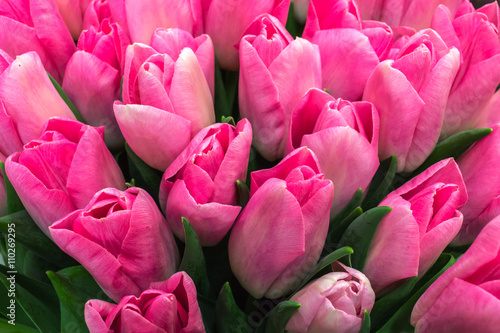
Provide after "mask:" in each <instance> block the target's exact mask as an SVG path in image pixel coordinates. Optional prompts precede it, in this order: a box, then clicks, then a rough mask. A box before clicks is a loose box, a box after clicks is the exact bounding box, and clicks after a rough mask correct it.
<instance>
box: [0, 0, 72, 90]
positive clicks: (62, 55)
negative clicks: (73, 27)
mask: <svg viewBox="0 0 500 333" xmlns="http://www.w3.org/2000/svg"><path fill="white" fill-rule="evenodd" d="M0 31H1V32H2V33H1V34H0V49H2V50H4V51H5V52H7V53H8V54H9V55H10V56H11V57H13V58H14V57H15V56H17V55H20V54H23V53H25V52H29V51H36V52H37V53H38V55H39V56H40V58H41V60H42V63H43V66H44V67H45V69H46V70H47V71H48V72H49V73H50V75H52V76H53V77H54V79H56V80H57V81H58V82H61V81H62V78H63V76H64V70H65V68H66V63H67V62H68V60H69V58H70V57H71V55H72V54H73V53H74V52H75V50H76V48H75V44H74V42H73V39H72V38H71V34H70V33H69V31H68V28H66V26H65V25H64V22H63V19H62V18H61V15H60V14H59V12H58V11H57V8H56V5H55V4H54V2H53V1H47V0H2V1H0Z"/></svg>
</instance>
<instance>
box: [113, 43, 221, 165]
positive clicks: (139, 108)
mask: <svg viewBox="0 0 500 333" xmlns="http://www.w3.org/2000/svg"><path fill="white" fill-rule="evenodd" d="M123 102H124V103H125V104H122V103H120V102H116V103H115V105H114V110H115V116H116V120H117V121H118V125H119V126H120V129H121V131H122V133H123V136H124V137H125V140H126V141H127V143H128V144H129V145H130V147H131V148H132V150H133V151H134V152H135V153H136V154H137V155H138V156H139V157H140V158H141V159H142V160H144V162H146V163H147V164H149V165H150V166H152V167H153V168H156V169H158V170H161V171H164V170H166V169H167V167H168V166H169V165H170V164H171V163H172V162H173V161H174V159H175V158H176V157H177V156H178V155H179V154H180V153H181V152H182V151H183V150H184V148H185V147H186V146H187V145H188V144H189V142H190V141H191V139H192V138H193V137H194V136H195V135H196V133H198V132H199V131H200V130H201V129H202V128H204V127H207V126H209V125H211V124H213V123H214V122H215V113H214V106H213V101H212V95H211V94H210V88H209V86H208V84H207V80H206V79H205V76H204V75H203V71H202V68H201V67H200V63H199V61H198V59H197V58H196V55H195V53H194V52H193V50H192V49H190V48H184V49H183V50H182V51H181V53H180V55H178V58H176V60H174V59H172V58H171V57H170V56H169V55H168V54H164V53H158V52H156V51H155V50H154V49H153V48H152V47H150V46H147V45H144V44H133V45H130V46H129V47H128V48H127V55H126V57H125V75H124V78H123ZM145 133H147V135H145Z"/></svg>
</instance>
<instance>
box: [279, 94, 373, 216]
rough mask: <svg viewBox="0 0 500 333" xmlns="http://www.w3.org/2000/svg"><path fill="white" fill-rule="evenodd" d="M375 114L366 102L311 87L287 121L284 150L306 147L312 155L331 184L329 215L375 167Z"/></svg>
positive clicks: (364, 183)
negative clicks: (331, 194)
mask: <svg viewBox="0 0 500 333" xmlns="http://www.w3.org/2000/svg"><path fill="white" fill-rule="evenodd" d="M378 128H379V119H378V113H377V111H376V110H375V108H373V106H372V105H371V104H370V103H367V102H354V103H351V102H348V101H344V100H342V99H335V98H333V97H332V96H330V95H329V94H327V93H325V92H323V91H321V90H319V89H311V90H309V91H308V92H307V93H306V94H305V95H304V97H303V98H302V99H301V100H300V102H299V103H298V104H297V106H296V107H295V109H294V110H293V113H292V118H291V120H290V131H289V134H288V140H287V144H286V150H285V152H287V153H288V152H290V151H292V150H293V149H295V148H298V147H301V146H306V147H308V148H309V149H311V150H312V151H314V153H315V154H316V157H317V158H318V161H319V164H320V165H321V170H322V171H323V173H324V174H325V177H326V178H327V179H330V180H331V181H332V182H333V184H334V185H335V196H334V198H333V206H332V215H335V213H338V212H339V211H340V210H341V209H342V207H344V206H345V205H346V204H347V203H348V202H349V200H351V198H352V196H353V195H354V193H355V192H356V191H357V190H358V189H359V188H361V189H363V191H364V190H366V188H367V187H368V185H369V184H370V181H371V179H372V178H373V175H375V172H376V171H377V168H378V166H379V160H378V155H377V154H378Z"/></svg>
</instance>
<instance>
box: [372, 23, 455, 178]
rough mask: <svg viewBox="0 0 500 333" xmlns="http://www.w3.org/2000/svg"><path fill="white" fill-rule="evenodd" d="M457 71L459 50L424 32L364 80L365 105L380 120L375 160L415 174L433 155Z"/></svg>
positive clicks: (435, 34)
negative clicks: (395, 162) (369, 105)
mask: <svg viewBox="0 0 500 333" xmlns="http://www.w3.org/2000/svg"><path fill="white" fill-rule="evenodd" d="M459 66H460V53H459V52H458V50H457V49H456V48H452V49H449V48H448V46H446V44H445V43H444V42H443V40H442V39H441V38H440V37H439V35H438V34H437V33H436V32H435V31H433V30H431V29H427V30H422V31H420V32H418V33H417V34H415V35H413V36H412V37H410V38H409V39H408V42H407V43H406V45H404V46H403V47H402V48H401V49H400V50H399V52H398V54H397V55H396V57H395V60H386V61H383V62H381V63H380V64H379V65H378V66H377V67H376V68H375V70H374V72H373V73H372V74H371V76H370V78H369V79H368V82H367V84H366V89H365V92H364V95H363V100H365V101H368V102H372V103H373V105H374V106H375V107H376V108H377V111H378V112H379V115H380V140H379V157H380V159H385V158H388V157H389V156H391V155H396V157H397V158H398V172H401V171H405V172H410V171H413V170H415V169H416V168H417V167H418V166H420V165H421V164H422V163H423V162H424V161H425V159H426V158H427V157H428V156H429V155H430V153H431V152H432V150H433V149H434V146H435V145H436V143H437V141H438V139H439V134H440V132H441V126H442V124H443V117H444V112H445V107H446V101H447V100H448V95H449V92H450V88H451V86H452V83H453V80H454V79H455V75H456V73H457V71H458V68H459Z"/></svg>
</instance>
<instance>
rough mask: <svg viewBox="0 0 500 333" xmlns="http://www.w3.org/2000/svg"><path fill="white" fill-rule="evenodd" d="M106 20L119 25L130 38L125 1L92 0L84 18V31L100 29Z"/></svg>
mask: <svg viewBox="0 0 500 333" xmlns="http://www.w3.org/2000/svg"><path fill="white" fill-rule="evenodd" d="M104 20H109V21H110V22H111V23H117V24H118V25H119V26H120V27H121V28H122V29H123V30H124V31H125V32H126V33H127V36H129V33H128V24H127V15H126V13H125V2H124V0H91V1H90V3H89V5H88V6H87V10H86V11H85V15H84V17H83V29H84V30H88V29H89V28H90V27H94V28H95V29H98V28H99V27H100V26H101V23H102V22H103V21H104Z"/></svg>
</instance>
